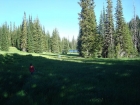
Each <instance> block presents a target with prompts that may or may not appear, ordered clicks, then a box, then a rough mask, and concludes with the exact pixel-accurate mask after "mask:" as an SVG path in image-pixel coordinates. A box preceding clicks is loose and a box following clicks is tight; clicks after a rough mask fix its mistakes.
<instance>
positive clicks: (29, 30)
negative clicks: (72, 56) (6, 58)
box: [0, 12, 77, 53]
mask: <svg viewBox="0 0 140 105" xmlns="http://www.w3.org/2000/svg"><path fill="white" fill-rule="evenodd" d="M76 41H77V40H76V38H74V36H73V39H72V41H70V40H69V39H68V38H65V37H63V38H62V39H61V38H60V35H59V31H58V30H57V28H55V29H54V30H53V32H52V34H50V33H49V31H47V32H46V31H45V27H44V26H42V25H41V24H40V21H39V19H38V18H36V19H34V20H33V19H32V16H29V18H28V19H27V18H26V13H25V12H24V17H23V21H22V23H21V25H19V26H16V25H15V23H13V24H12V22H10V25H8V24H7V22H5V23H4V24H3V25H2V26H0V50H2V51H8V50H9V47H10V46H12V47H16V48H17V49H19V50H21V51H24V52H28V53H43V52H52V53H67V52H68V50H69V49H73V50H75V49H76V44H77V42H76Z"/></svg>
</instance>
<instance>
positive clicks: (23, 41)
mask: <svg viewBox="0 0 140 105" xmlns="http://www.w3.org/2000/svg"><path fill="white" fill-rule="evenodd" d="M21 50H22V51H24V52H25V51H27V20H26V13H25V12H24V18H23V22H22V34H21Z"/></svg>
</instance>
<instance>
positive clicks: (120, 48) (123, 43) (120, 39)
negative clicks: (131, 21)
mask: <svg viewBox="0 0 140 105" xmlns="http://www.w3.org/2000/svg"><path fill="white" fill-rule="evenodd" d="M131 40H132V38H131V36H130V33H129V31H128V27H127V25H126V23H125V20H124V17H123V8H122V3H121V0H117V6H116V36H115V47H116V57H129V56H130V55H131V54H132V53H133V52H132V51H133V44H132V43H131Z"/></svg>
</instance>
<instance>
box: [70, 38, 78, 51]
mask: <svg viewBox="0 0 140 105" xmlns="http://www.w3.org/2000/svg"><path fill="white" fill-rule="evenodd" d="M71 46H72V48H71V49H73V50H76V47H77V40H76V39H75V38H74V36H73V38H72V42H71Z"/></svg>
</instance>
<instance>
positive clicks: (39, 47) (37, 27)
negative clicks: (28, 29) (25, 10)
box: [33, 18, 43, 53]
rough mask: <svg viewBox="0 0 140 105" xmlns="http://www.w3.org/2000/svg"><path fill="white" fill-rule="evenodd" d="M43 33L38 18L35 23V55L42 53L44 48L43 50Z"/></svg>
mask: <svg viewBox="0 0 140 105" xmlns="http://www.w3.org/2000/svg"><path fill="white" fill-rule="evenodd" d="M42 38H43V37H42V32H41V26H40V23H39V20H38V18H37V19H36V20H34V23H33V39H34V42H33V43H34V52H35V53H42V52H43V48H42V40H43V39H42Z"/></svg>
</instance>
